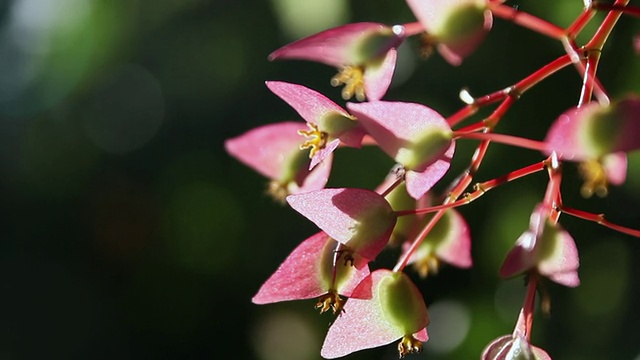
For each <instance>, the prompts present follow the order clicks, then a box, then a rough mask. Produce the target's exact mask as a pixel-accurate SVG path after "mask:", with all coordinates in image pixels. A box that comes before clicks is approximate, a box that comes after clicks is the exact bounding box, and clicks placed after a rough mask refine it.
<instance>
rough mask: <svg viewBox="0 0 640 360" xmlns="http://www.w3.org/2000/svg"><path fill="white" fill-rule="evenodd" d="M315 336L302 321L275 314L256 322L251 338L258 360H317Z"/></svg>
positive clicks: (317, 345) (294, 315) (304, 321)
mask: <svg viewBox="0 0 640 360" xmlns="http://www.w3.org/2000/svg"><path fill="white" fill-rule="evenodd" d="M317 335H318V334H316V333H315V331H314V330H313V324H312V323H310V322H309V321H307V320H306V319H305V318H303V317H301V316H300V315H297V314H295V313H293V312H289V311H278V312H274V313H271V314H267V315H265V316H263V317H262V318H261V319H259V320H258V322H257V324H256V325H255V327H254V329H253V331H252V334H251V339H253V346H254V348H255V349H256V352H257V354H258V356H259V358H260V359H261V360H305V359H317V358H318V349H320V344H319V343H318V336H317Z"/></svg>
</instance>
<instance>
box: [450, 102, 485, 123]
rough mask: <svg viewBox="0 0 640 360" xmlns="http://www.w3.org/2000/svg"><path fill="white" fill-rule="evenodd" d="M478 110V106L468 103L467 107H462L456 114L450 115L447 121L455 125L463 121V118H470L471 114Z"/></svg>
mask: <svg viewBox="0 0 640 360" xmlns="http://www.w3.org/2000/svg"><path fill="white" fill-rule="evenodd" d="M477 111H478V106H476V105H475V104H474V105H467V106H465V107H463V108H462V109H460V110H458V111H457V112H456V113H455V114H453V115H451V116H449V117H448V118H447V123H448V124H449V126H454V125H456V124H458V123H460V122H462V121H463V120H465V119H466V118H468V117H469V116H471V115H473V114H475V113H476V112H477Z"/></svg>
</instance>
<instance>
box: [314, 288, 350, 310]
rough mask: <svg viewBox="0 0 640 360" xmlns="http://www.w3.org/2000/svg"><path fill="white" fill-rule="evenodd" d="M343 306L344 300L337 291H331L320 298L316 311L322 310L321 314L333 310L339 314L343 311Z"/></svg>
mask: <svg viewBox="0 0 640 360" xmlns="http://www.w3.org/2000/svg"><path fill="white" fill-rule="evenodd" d="M343 306H344V300H343V299H342V298H341V297H340V295H338V293H336V291H335V290H329V292H328V293H326V294H324V295H322V296H320V298H318V302H317V303H316V309H320V314H323V313H325V312H327V311H328V310H329V309H331V310H332V311H333V313H334V314H338V313H340V312H341V311H342V308H343Z"/></svg>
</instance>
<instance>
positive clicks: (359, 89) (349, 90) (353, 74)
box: [331, 66, 365, 101]
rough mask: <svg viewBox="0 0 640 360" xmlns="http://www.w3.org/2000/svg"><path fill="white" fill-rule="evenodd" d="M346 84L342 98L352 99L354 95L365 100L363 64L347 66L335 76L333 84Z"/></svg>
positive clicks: (360, 99)
mask: <svg viewBox="0 0 640 360" xmlns="http://www.w3.org/2000/svg"><path fill="white" fill-rule="evenodd" d="M340 85H344V88H342V98H343V99H345V100H349V99H351V98H352V97H353V96H354V95H355V97H356V99H358V100H359V101H364V100H365V93H364V68H363V67H361V66H345V67H343V68H342V69H341V70H340V72H338V74H337V75H336V76H334V77H333V78H331V86H340Z"/></svg>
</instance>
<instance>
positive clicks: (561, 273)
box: [538, 224, 580, 287]
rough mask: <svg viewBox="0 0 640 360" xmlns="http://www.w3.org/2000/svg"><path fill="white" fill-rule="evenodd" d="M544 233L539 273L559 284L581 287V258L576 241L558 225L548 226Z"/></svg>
mask: <svg viewBox="0 0 640 360" xmlns="http://www.w3.org/2000/svg"><path fill="white" fill-rule="evenodd" d="M544 231H545V234H543V236H542V239H541V242H544V243H543V244H540V246H541V247H542V249H541V252H542V254H541V256H542V258H541V259H540V261H539V263H538V271H539V272H540V274H542V275H545V276H547V277H549V278H550V279H551V280H553V281H555V282H557V283H559V284H562V285H565V286H571V287H574V286H577V285H579V283H580V280H579V278H578V275H577V270H578V267H579V266H580V258H579V256H578V248H577V247H576V243H575V241H574V240H573V238H572V237H571V235H569V233H568V232H567V231H566V230H564V229H562V228H561V227H560V225H557V224H556V225H547V226H546V227H545V230H544Z"/></svg>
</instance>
